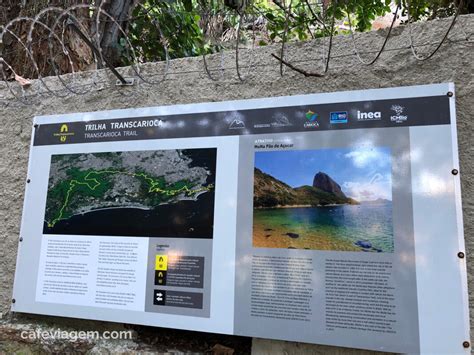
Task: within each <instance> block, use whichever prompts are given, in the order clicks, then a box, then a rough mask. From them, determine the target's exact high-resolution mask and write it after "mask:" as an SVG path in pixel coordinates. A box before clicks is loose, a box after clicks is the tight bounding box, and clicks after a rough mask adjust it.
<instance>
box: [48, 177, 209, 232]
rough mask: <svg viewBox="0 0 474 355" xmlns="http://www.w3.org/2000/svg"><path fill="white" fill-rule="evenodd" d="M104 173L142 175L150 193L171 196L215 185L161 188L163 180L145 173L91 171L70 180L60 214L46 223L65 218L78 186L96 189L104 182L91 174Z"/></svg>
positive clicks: (193, 193) (51, 224)
mask: <svg viewBox="0 0 474 355" xmlns="http://www.w3.org/2000/svg"><path fill="white" fill-rule="evenodd" d="M104 174H109V175H115V174H123V175H128V176H132V177H141V178H143V179H144V180H145V181H147V183H148V184H149V185H150V188H149V189H148V192H149V193H158V194H163V195H165V196H169V197H170V196H175V195H178V194H180V193H185V194H187V195H188V196H192V195H195V194H197V193H199V192H203V191H210V190H211V189H212V188H213V187H214V185H212V184H211V185H208V186H203V187H201V188H199V189H194V190H193V189H191V188H189V187H188V186H187V185H183V186H182V187H180V188H176V189H172V188H169V189H168V188H161V187H160V186H159V185H160V184H161V182H160V181H159V180H156V179H153V178H151V177H149V176H148V175H146V174H144V173H130V172H127V171H120V170H103V171H90V172H89V173H87V175H86V176H85V177H84V181H78V180H76V179H74V180H71V181H70V182H69V188H68V190H67V192H66V199H65V200H64V203H63V204H62V206H61V208H60V210H59V213H58V215H57V216H56V217H55V218H54V219H53V220H51V222H48V221H46V223H47V224H48V227H49V228H53V227H54V226H55V225H56V223H58V222H59V221H60V220H62V219H64V218H63V217H64V211H65V210H66V209H67V207H68V204H69V202H70V197H71V194H72V192H73V191H74V189H75V188H76V187H77V186H85V187H86V188H88V189H90V190H91V191H95V190H96V189H97V188H98V187H99V186H100V185H102V183H101V182H100V181H98V180H97V178H95V177H92V176H91V175H104Z"/></svg>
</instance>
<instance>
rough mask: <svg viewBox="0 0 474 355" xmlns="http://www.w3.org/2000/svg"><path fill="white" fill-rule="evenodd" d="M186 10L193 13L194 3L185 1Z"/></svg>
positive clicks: (188, 0) (190, 0) (189, 0)
mask: <svg viewBox="0 0 474 355" xmlns="http://www.w3.org/2000/svg"><path fill="white" fill-rule="evenodd" d="M183 5H184V9H185V10H186V11H188V12H191V11H193V2H192V0H183Z"/></svg>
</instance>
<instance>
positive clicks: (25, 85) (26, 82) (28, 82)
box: [15, 74, 31, 88]
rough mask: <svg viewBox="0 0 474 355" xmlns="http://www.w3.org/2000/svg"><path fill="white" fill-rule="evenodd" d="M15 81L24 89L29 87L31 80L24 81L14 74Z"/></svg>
mask: <svg viewBox="0 0 474 355" xmlns="http://www.w3.org/2000/svg"><path fill="white" fill-rule="evenodd" d="M15 80H16V81H17V82H18V83H19V84H20V85H21V86H22V87H24V88H28V87H30V86H31V80H29V79H25V78H23V77H21V76H19V75H18V74H15Z"/></svg>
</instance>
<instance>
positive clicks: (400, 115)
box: [229, 105, 408, 129]
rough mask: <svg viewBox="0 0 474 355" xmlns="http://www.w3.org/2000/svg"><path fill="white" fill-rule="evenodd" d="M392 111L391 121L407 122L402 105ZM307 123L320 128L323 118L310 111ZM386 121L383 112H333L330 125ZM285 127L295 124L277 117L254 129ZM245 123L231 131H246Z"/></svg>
mask: <svg viewBox="0 0 474 355" xmlns="http://www.w3.org/2000/svg"><path fill="white" fill-rule="evenodd" d="M390 109H391V110H392V111H393V113H392V114H391V115H390V117H389V118H390V121H391V122H394V123H403V122H405V121H407V119H408V116H407V115H404V111H405V108H404V107H403V106H400V105H392V107H390ZM305 117H306V119H305V122H304V124H303V126H304V127H305V128H318V127H319V124H320V121H321V118H320V117H319V114H318V113H316V112H313V111H311V110H310V111H308V112H306V114H305ZM383 119H385V118H384V117H382V112H380V111H359V110H358V111H357V114H356V115H354V117H352V116H351V117H349V113H348V112H347V111H336V112H331V113H330V114H329V123H330V124H334V125H337V124H345V123H348V122H349V121H351V122H353V121H356V122H367V121H381V120H383ZM285 126H293V123H291V122H290V120H289V119H288V118H287V117H285V116H281V117H277V118H275V120H274V122H271V123H259V124H254V126H253V127H254V128H269V127H285ZM245 128H246V126H245V122H244V120H242V119H234V120H233V121H232V122H231V124H230V126H229V129H245Z"/></svg>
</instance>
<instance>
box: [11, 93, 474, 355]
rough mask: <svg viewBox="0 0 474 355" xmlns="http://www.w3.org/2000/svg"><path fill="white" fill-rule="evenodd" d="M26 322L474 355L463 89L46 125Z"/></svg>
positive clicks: (36, 176)
mask: <svg viewBox="0 0 474 355" xmlns="http://www.w3.org/2000/svg"><path fill="white" fill-rule="evenodd" d="M27 179H28V180H27V183H26V192H25V205H24V209H23V218H22V226H21V235H20V237H21V239H20V242H19V251H18V261H17V268H16V276H15V285H14V291H13V299H14V300H15V302H14V303H13V305H12V309H13V311H15V312H27V313H39V314H48V315H55V316H62V317H76V318H87V319H96V320H107V321H115V322H122V323H134V324H145V325H151V326H160V327H170V328H180V329H190V330H198V331H206V332H216V333H226V334H236V335H245V336H253V337H261V338H271V339H283V340H290V341H301V342H308V343H318V344H328V345H339V346H345V347H354V348H366V349H374V350H381V351H391V352H402V353H404V352H405V353H419V352H422V353H435V352H436V353H449V354H454V353H468V352H469V351H470V350H469V343H466V342H469V314H468V297H467V281H466V266H465V259H464V258H463V256H464V254H463V253H464V239H463V224H462V209H461V193H460V175H459V163H458V151H457V141H456V121H455V94H454V85H453V84H437V85H428V86H417V87H403V88H390V89H376V90H364V91H352V92H338V93H328V94H314V95H304V96H289V97H274V98H268V99H255V100H242V101H229V102H220V103H204V104H191V105H178V106H163V107H154V108H141V109H127V110H116V111H104V112H94V113H77V114H68V115H56V116H44V117H36V118H35V120H34V127H33V138H32V144H31V153H30V160H29V168H28V177H27Z"/></svg>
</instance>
